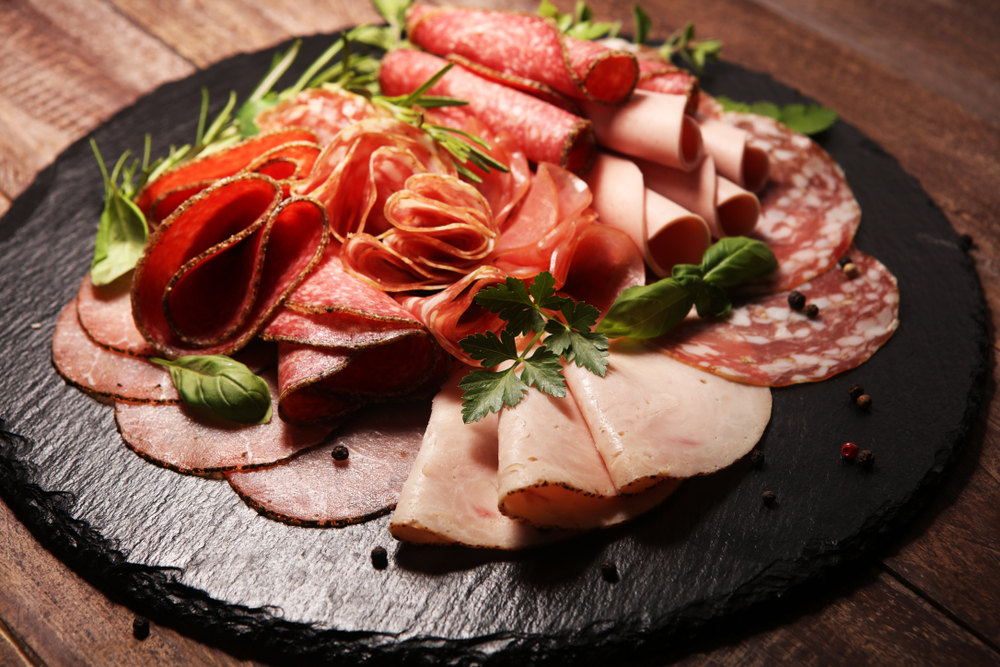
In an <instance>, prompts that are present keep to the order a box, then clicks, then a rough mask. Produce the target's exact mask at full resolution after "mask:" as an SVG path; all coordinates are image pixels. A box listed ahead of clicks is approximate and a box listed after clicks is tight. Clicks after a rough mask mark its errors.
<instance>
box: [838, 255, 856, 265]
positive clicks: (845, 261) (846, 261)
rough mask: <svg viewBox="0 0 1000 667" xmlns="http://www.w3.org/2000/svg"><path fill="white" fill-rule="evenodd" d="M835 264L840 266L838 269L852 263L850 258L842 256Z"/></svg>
mask: <svg viewBox="0 0 1000 667" xmlns="http://www.w3.org/2000/svg"><path fill="white" fill-rule="evenodd" d="M837 263H838V264H840V268H844V267H845V266H846V265H848V264H851V263H852V262H851V258H850V257H848V256H847V255H844V256H843V257H841V258H840V259H839V260H838V261H837Z"/></svg>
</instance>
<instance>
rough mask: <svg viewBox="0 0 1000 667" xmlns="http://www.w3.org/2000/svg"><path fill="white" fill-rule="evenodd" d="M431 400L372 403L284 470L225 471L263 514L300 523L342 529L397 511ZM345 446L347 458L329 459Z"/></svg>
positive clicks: (240, 491) (281, 467)
mask: <svg viewBox="0 0 1000 667" xmlns="http://www.w3.org/2000/svg"><path fill="white" fill-rule="evenodd" d="M429 408H430V404H429V402H428V401H421V402H419V403H401V404H398V405H394V406H393V407H392V410H386V409H385V407H384V406H372V407H369V408H366V409H364V410H362V411H361V412H359V413H358V414H357V415H355V416H353V417H352V418H351V419H350V420H349V421H348V422H347V423H346V424H344V425H343V426H342V427H340V428H339V429H338V430H337V431H336V433H335V434H334V435H333V436H332V437H331V438H329V439H328V440H327V441H326V442H325V443H324V444H323V445H322V446H320V447H316V448H313V449H310V450H308V451H306V452H304V453H303V454H301V455H300V456H296V457H294V458H292V459H290V460H288V461H286V462H284V463H282V464H281V465H275V466H271V467H268V468H264V469H260V470H247V471H240V472H227V473H226V479H228V480H229V483H230V484H231V485H232V487H233V488H234V489H235V490H236V492H237V493H238V494H239V495H240V497H241V498H242V499H243V500H244V501H245V502H246V503H247V504H248V505H250V506H251V507H253V508H254V509H256V510H257V511H258V512H260V513H261V514H263V515H264V516H267V517H270V518H272V519H276V520H278V521H283V522H286V523H293V524H296V525H301V526H344V525H347V524H351V523H358V522H360V521H367V520H368V519H372V518H375V517H377V516H380V515H382V514H385V513H386V512H389V511H391V510H392V508H393V507H395V505H396V500H397V498H398V497H399V492H400V490H401V489H402V487H403V482H405V481H406V478H407V476H408V475H409V474H410V469H411V468H412V467H413V462H414V459H415V458H416V456H417V451H418V450H419V449H420V442H421V440H422V439H423V434H424V429H425V428H426V426H427V418H428V416H429V413H430V409H429ZM339 446H343V447H346V448H347V450H348V458H347V459H346V460H343V461H337V460H335V459H333V458H332V457H331V453H332V451H333V448H334V447H339Z"/></svg>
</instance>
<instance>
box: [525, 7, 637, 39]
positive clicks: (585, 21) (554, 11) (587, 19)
mask: <svg viewBox="0 0 1000 667" xmlns="http://www.w3.org/2000/svg"><path fill="white" fill-rule="evenodd" d="M537 13H538V14H539V15H540V16H544V17H546V18H550V19H552V20H553V21H555V22H556V25H557V26H559V30H560V31H561V32H562V33H563V34H565V35H566V36H567V37H573V38H575V39H588V40H589V39H599V38H601V37H605V36H607V37H617V36H618V31H619V30H621V27H622V24H621V21H615V22H614V23H602V22H597V23H595V22H594V11H593V10H592V9H591V8H590V6H589V5H588V4H587V3H585V2H582V0H577V3H576V6H575V7H574V9H573V13H572V14H563V13H561V12H560V11H559V8H558V7H556V6H555V5H553V4H552V3H551V2H549V0H542V2H541V4H540V5H538V12H537Z"/></svg>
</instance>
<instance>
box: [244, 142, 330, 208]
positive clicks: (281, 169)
mask: <svg viewBox="0 0 1000 667" xmlns="http://www.w3.org/2000/svg"><path fill="white" fill-rule="evenodd" d="M321 150H322V149H321V148H320V146H319V144H314V143H309V142H306V141H293V142H290V143H287V144H283V145H281V146H278V147H276V148H272V149H271V150H269V151H268V152H266V153H264V154H263V155H261V156H260V157H258V158H257V159H256V160H254V161H253V162H251V163H250V164H248V165H247V166H246V167H245V168H244V169H243V170H242V171H241V172H240V173H253V174H263V175H264V176H270V177H271V178H273V179H274V180H276V181H278V183H279V184H280V185H281V194H282V197H288V196H289V194H290V191H291V187H292V185H293V184H294V183H296V182H297V181H300V180H302V179H303V178H305V177H306V176H308V175H309V172H311V171H312V168H313V165H314V164H315V163H316V158H318V157H319V154H320V151H321Z"/></svg>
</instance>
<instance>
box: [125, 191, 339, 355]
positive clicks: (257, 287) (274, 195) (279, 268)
mask: <svg viewBox="0 0 1000 667" xmlns="http://www.w3.org/2000/svg"><path fill="white" fill-rule="evenodd" d="M328 231H329V230H328V226H327V224H326V217H325V214H324V212H323V210H322V208H321V207H320V205H319V204H318V203H317V202H316V201H315V200H312V199H308V198H293V199H286V200H284V201H281V188H280V186H279V185H278V184H277V182H275V181H274V180H273V179H270V178H268V177H266V176H259V175H256V174H247V175H244V176H240V177H237V178H233V179H227V180H223V181H220V182H218V183H217V184H216V185H213V186H212V187H211V188H209V189H208V190H205V191H204V192H202V193H200V194H199V195H197V196H196V197H195V198H193V199H191V200H190V201H189V202H188V203H186V204H185V205H184V207H183V208H182V209H181V210H179V211H178V213H177V215H175V216H173V217H171V218H170V219H168V220H167V221H165V222H164V223H163V224H162V225H161V226H160V227H159V228H157V230H156V232H155V233H154V234H153V235H152V236H151V237H150V239H149V241H148V242H147V244H146V249H145V251H144V253H143V255H142V257H141V258H140V259H139V262H138V264H137V265H136V269H135V274H134V277H133V281H132V314H133V317H134V319H135V324H136V326H137V327H138V329H139V330H140V331H141V332H142V334H143V336H144V337H145V338H146V340H147V341H149V343H150V344H151V345H153V346H154V347H155V348H157V349H158V350H160V351H161V352H162V353H164V354H166V355H171V356H181V355H184V354H193V353H201V354H226V353H231V352H233V351H235V350H238V349H240V348H241V347H243V346H244V345H246V344H247V343H248V342H249V341H250V340H251V339H252V338H253V336H254V335H255V334H256V333H257V331H258V330H259V329H260V328H261V327H262V326H263V324H264V322H265V321H266V319H267V318H268V316H270V314H271V313H272V312H273V311H274V309H275V308H276V307H277V306H278V305H280V303H281V301H282V300H283V299H284V298H285V296H286V295H287V294H288V293H289V292H291V291H292V290H294V289H295V287H297V286H298V284H299V283H300V282H301V281H302V279H303V278H304V277H305V276H306V274H308V272H309V271H310V270H311V269H312V268H313V267H314V266H315V265H316V264H317V263H318V262H319V260H320V258H321V257H322V253H323V249H324V247H325V246H326V243H327V239H328Z"/></svg>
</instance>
